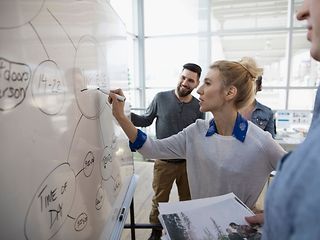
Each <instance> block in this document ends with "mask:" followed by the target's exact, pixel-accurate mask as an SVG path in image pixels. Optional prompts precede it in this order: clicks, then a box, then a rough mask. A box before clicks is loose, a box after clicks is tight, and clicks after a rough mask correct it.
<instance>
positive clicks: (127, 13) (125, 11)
mask: <svg viewBox="0 0 320 240" xmlns="http://www.w3.org/2000/svg"><path fill="white" fill-rule="evenodd" d="M132 1H133V0H110V4H111V6H112V7H113V8H114V10H115V11H116V12H117V14H118V15H119V16H120V18H121V19H122V21H123V22H124V24H125V25H126V28H127V31H128V32H131V33H134V30H133V6H132Z"/></svg>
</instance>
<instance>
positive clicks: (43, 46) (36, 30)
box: [29, 22, 51, 60]
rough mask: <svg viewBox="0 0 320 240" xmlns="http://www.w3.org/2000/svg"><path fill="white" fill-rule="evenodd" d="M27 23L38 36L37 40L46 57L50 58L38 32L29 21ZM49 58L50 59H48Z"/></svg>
mask: <svg viewBox="0 0 320 240" xmlns="http://www.w3.org/2000/svg"><path fill="white" fill-rule="evenodd" d="M29 24H30V26H31V27H32V29H33V31H34V32H35V33H36V35H37V36H38V39H39V41H40V43H41V45H42V47H43V49H44V51H45V52H46V54H47V57H48V59H50V57H49V54H48V52H47V49H46V47H45V46H44V43H43V42H42V40H41V37H40V35H39V33H38V32H37V30H36V28H35V27H34V26H33V25H32V23H31V22H29ZM50 60H51V59H50Z"/></svg>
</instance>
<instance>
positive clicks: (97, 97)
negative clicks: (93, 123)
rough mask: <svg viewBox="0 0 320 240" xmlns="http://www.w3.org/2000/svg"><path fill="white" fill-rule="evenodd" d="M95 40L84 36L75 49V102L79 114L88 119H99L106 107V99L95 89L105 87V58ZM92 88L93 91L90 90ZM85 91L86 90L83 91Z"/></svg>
mask: <svg viewBox="0 0 320 240" xmlns="http://www.w3.org/2000/svg"><path fill="white" fill-rule="evenodd" d="M103 51H104V50H103V49H99V44H98V42H97V40H96V39H95V38H94V37H92V36H88V35H85V36H83V37H81V39H80V41H79V43H78V46H77V48H76V54H75V59H74V70H73V83H74V91H75V96H76V101H77V104H78V107H79V109H80V111H81V113H82V114H83V115H84V116H85V117H86V118H88V119H96V118H98V117H99V115H100V113H101V112H102V110H103V108H104V107H105V106H106V102H107V97H106V96H105V95H103V94H102V93H101V92H100V91H97V90H96V88H97V87H102V86H106V85H107V82H106V78H105V77H104V76H105V75H106V74H105V73H103V72H104V71H105V69H106V66H107V65H106V58H105V56H104V55H103V53H102V52H103ZM90 87H93V89H90ZM85 89H87V90H85Z"/></svg>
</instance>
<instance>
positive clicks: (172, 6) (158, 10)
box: [144, 0, 201, 35]
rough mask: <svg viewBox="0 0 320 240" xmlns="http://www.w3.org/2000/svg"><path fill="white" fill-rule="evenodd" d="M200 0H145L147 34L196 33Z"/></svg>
mask: <svg viewBox="0 0 320 240" xmlns="http://www.w3.org/2000/svg"><path fill="white" fill-rule="evenodd" d="M198 1H199V0H161V1H152V0H147V1H144V15H145V35H161V34H179V33H195V32H198V28H199V27H201V24H199V22H198V18H199V16H201V15H199V6H198V5H199V3H198Z"/></svg>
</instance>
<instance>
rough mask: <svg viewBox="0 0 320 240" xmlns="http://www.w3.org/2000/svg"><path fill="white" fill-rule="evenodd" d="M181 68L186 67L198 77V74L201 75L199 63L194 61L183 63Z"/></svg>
mask: <svg viewBox="0 0 320 240" xmlns="http://www.w3.org/2000/svg"><path fill="white" fill-rule="evenodd" d="M183 69H188V70H190V71H192V72H195V73H197V74H198V78H200V76H201V71H202V69H201V67H200V66H199V65H197V64H195V63H186V64H185V65H183ZM183 69H182V70H183Z"/></svg>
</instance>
